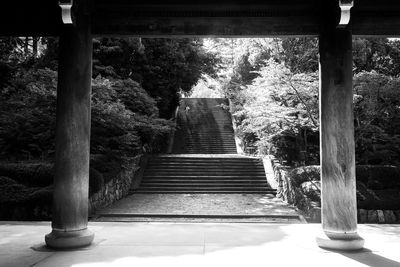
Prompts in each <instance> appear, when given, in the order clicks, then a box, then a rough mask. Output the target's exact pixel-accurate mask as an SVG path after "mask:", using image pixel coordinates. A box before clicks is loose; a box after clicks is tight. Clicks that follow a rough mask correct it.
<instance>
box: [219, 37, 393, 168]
mask: <svg viewBox="0 0 400 267" xmlns="http://www.w3.org/2000/svg"><path fill="white" fill-rule="evenodd" d="M235 42H240V41H235ZM220 43H221V42H220ZM226 46H227V47H229V43H228V44H226ZM240 49H242V50H239V48H238V49H237V50H235V52H236V54H240V56H238V55H235V57H234V58H233V54H232V61H231V62H233V63H232V64H233V67H232V69H233V71H232V73H231V75H230V76H229V78H228V79H227V80H226V81H225V83H224V85H223V86H222V88H223V91H224V93H225V95H226V96H227V97H228V98H230V99H231V103H232V104H233V106H232V107H231V110H232V111H233V112H234V117H235V122H236V124H237V126H238V127H237V129H239V137H241V139H242V144H244V146H245V147H244V150H245V151H246V147H253V146H257V148H258V153H261V154H264V153H272V154H274V155H275V156H276V157H278V158H279V159H281V160H283V161H286V163H288V164H293V165H301V164H315V163H318V161H319V132H318V120H319V118H318V74H317V70H318V41H317V39H315V38H285V39H267V40H265V41H263V40H260V39H250V40H247V41H246V46H244V45H242V46H241V48H240ZM221 50H222V49H221ZM232 51H233V50H232ZM249 51H252V52H251V53H250V54H249ZM399 51H400V42H399V41H398V40H389V39H384V38H383V39H376V38H375V39H372V38H371V39H355V40H354V42H353V62H354V71H355V78H354V92H355V97H354V107H355V131H356V160H357V163H360V164H396V165H399V164H400V154H399V148H400V144H399V140H400V139H399V136H400V134H399V129H400V123H399V106H400V104H399V99H400V98H399V91H398V90H397V88H398V75H399V73H400V69H399V66H400V52H399Z"/></svg>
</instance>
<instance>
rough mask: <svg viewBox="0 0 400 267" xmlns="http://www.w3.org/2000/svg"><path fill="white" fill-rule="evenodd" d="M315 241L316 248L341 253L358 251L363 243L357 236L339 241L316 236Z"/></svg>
mask: <svg viewBox="0 0 400 267" xmlns="http://www.w3.org/2000/svg"><path fill="white" fill-rule="evenodd" d="M316 240H317V244H318V246H319V247H321V248H325V249H332V250H342V251H352V250H353V251H354V250H360V249H362V248H363V247H364V242H365V241H364V239H363V238H361V237H360V236H359V235H356V236H354V237H353V238H340V239H339V238H329V237H322V236H318V237H317V238H316Z"/></svg>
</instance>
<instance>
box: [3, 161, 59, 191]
mask: <svg viewBox="0 0 400 267" xmlns="http://www.w3.org/2000/svg"><path fill="white" fill-rule="evenodd" d="M0 176H7V177H10V178H12V179H13V180H15V181H17V182H18V183H20V184H24V185H27V186H48V185H50V184H52V183H53V177H54V169H53V164H52V163H50V162H37V163H26V162H24V163H6V162H2V163H0Z"/></svg>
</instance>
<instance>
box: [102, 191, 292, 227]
mask: <svg viewBox="0 0 400 267" xmlns="http://www.w3.org/2000/svg"><path fill="white" fill-rule="evenodd" d="M97 215H99V216H100V217H101V216H114V217H118V216H124V215H134V216H138V215H152V216H154V217H157V216H160V217H161V216H163V215H164V216H165V215H175V216H183V217H184V216H188V217H190V216H192V217H197V216H199V217H201V216H226V217H240V216H243V217H253V218H257V217H258V218H261V217H266V218H267V217H269V218H276V217H281V219H282V220H281V221H280V222H288V220H290V218H292V219H293V218H296V219H298V213H297V212H296V210H295V209H294V208H293V207H290V206H289V205H287V204H286V203H285V202H283V201H281V200H279V199H277V198H274V196H273V195H267V194H133V195H130V196H127V197H126V198H124V199H122V200H120V201H117V202H116V203H114V204H112V205H111V206H110V207H108V208H105V209H102V210H100V211H99V212H97ZM97 220H101V221H104V220H107V219H106V218H99V219H97Z"/></svg>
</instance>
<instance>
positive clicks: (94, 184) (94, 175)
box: [89, 168, 104, 195]
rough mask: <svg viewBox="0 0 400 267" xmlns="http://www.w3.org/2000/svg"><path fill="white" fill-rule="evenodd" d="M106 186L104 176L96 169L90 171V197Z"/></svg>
mask: <svg viewBox="0 0 400 267" xmlns="http://www.w3.org/2000/svg"><path fill="white" fill-rule="evenodd" d="M103 186H104V178H103V175H102V174H101V173H100V172H99V171H97V170H96V169H94V168H90V169H89V195H92V194H94V193H96V192H98V191H99V190H100V189H102V188H103Z"/></svg>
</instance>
